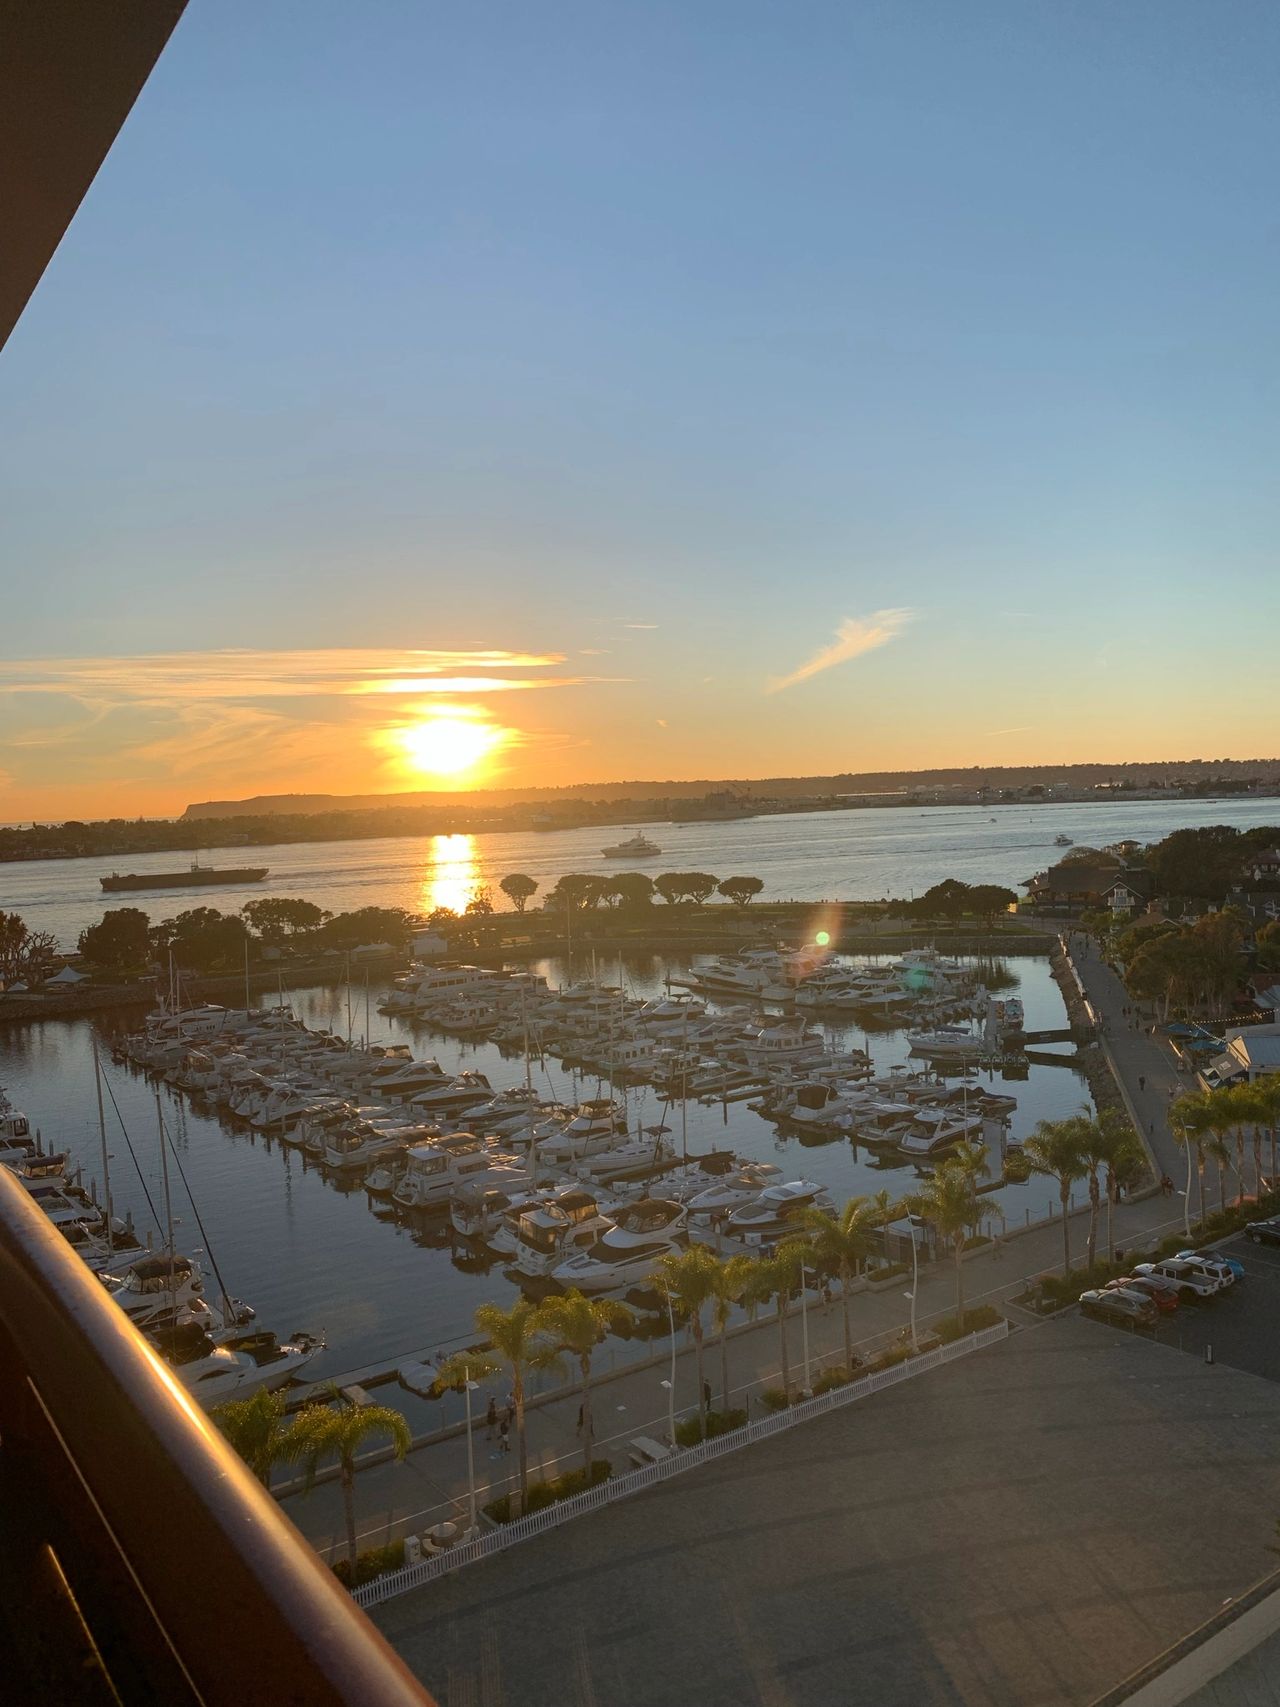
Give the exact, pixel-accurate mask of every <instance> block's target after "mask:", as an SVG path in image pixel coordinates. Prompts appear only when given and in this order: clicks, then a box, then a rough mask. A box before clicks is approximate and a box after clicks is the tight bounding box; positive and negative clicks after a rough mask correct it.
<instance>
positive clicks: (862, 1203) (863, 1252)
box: [795, 1197, 880, 1374]
mask: <svg viewBox="0 0 1280 1707" xmlns="http://www.w3.org/2000/svg"><path fill="white" fill-rule="evenodd" d="M879 1220H880V1215H879V1213H878V1210H877V1206H876V1205H875V1204H874V1203H872V1202H870V1201H869V1200H868V1199H867V1198H865V1197H851V1198H850V1199H849V1201H848V1202H847V1203H846V1204H845V1206H844V1208H843V1209H842V1210H841V1211H840V1212H839V1214H838V1215H832V1214H830V1213H829V1212H828V1211H827V1210H825V1209H819V1208H817V1207H816V1205H813V1204H810V1205H809V1206H808V1207H806V1208H804V1209H800V1210H797V1212H796V1215H795V1223H796V1226H797V1227H801V1228H803V1229H804V1231H805V1233H806V1234H807V1235H808V1242H809V1248H810V1249H811V1250H812V1252H813V1256H814V1261H815V1263H816V1265H817V1266H818V1267H819V1268H821V1269H823V1270H824V1271H825V1272H826V1273H828V1274H832V1273H834V1274H838V1275H839V1276H840V1308H841V1310H842V1312H843V1314H844V1366H845V1369H846V1371H847V1372H848V1373H849V1374H852V1373H853V1333H852V1329H851V1327H850V1322H849V1287H850V1284H851V1283H852V1281H853V1277H854V1274H855V1273H856V1272H857V1269H858V1266H859V1264H860V1263H862V1262H863V1261H865V1259H866V1258H867V1257H868V1256H869V1255H870V1252H871V1243H872V1233H871V1230H872V1228H873V1227H875V1226H876V1225H877V1224H878V1223H879Z"/></svg>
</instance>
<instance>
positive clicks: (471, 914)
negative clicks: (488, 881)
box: [467, 884, 493, 919]
mask: <svg viewBox="0 0 1280 1707" xmlns="http://www.w3.org/2000/svg"><path fill="white" fill-rule="evenodd" d="M492 912H493V892H492V890H490V889H489V888H488V886H487V885H484V884H482V885H481V886H480V888H479V889H476V890H473V892H472V895H471V899H470V900H469V901H468V902H467V917H468V918H469V919H487V918H488V917H489V915H490V914H491V913H492Z"/></svg>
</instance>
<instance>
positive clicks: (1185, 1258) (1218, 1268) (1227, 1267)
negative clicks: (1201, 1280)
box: [1173, 1251, 1243, 1292]
mask: <svg viewBox="0 0 1280 1707" xmlns="http://www.w3.org/2000/svg"><path fill="white" fill-rule="evenodd" d="M1173 1260H1174V1261H1175V1262H1185V1263H1187V1264H1189V1265H1190V1267H1192V1268H1198V1269H1202V1270H1203V1271H1204V1273H1205V1274H1211V1275H1212V1276H1213V1278H1214V1279H1215V1280H1217V1281H1218V1282H1220V1287H1221V1290H1222V1291H1223V1292H1225V1291H1226V1290H1227V1288H1228V1287H1229V1286H1234V1285H1235V1283H1236V1281H1237V1280H1238V1279H1239V1276H1238V1275H1237V1274H1236V1271H1235V1269H1234V1268H1233V1267H1232V1265H1231V1264H1230V1263H1229V1262H1228V1261H1227V1259H1226V1258H1225V1257H1220V1256H1218V1255H1216V1254H1215V1253H1214V1252H1212V1251H1179V1252H1178V1254H1177V1256H1176V1257H1175V1258H1174V1259H1173ZM1242 1272H1243V1271H1242Z"/></svg>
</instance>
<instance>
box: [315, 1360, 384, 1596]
mask: <svg viewBox="0 0 1280 1707" xmlns="http://www.w3.org/2000/svg"><path fill="white" fill-rule="evenodd" d="M330 1393H331V1394H332V1396H333V1399H334V1400H335V1401H336V1405H308V1406H307V1407H306V1409H305V1410H303V1411H301V1412H299V1414H298V1416H297V1417H295V1419H294V1422H293V1427H292V1428H291V1429H290V1431H289V1452H290V1455H291V1456H292V1457H295V1458H299V1459H302V1460H303V1461H304V1462H305V1465H306V1482H307V1487H308V1488H311V1487H312V1486H313V1485H314V1483H315V1476H316V1468H317V1466H318V1465H319V1462H320V1460H321V1459H322V1458H327V1457H328V1456H329V1455H330V1454H331V1453H332V1454H333V1455H334V1456H335V1457H336V1458H337V1460H338V1478H339V1480H340V1482H341V1483H342V1511H343V1516H344V1517H345V1518H346V1525H347V1563H348V1564H349V1566H350V1567H351V1581H352V1582H353V1583H354V1581H355V1572H356V1551H357V1543H356V1501H355V1486H356V1458H357V1456H358V1454H359V1453H360V1450H361V1448H362V1447H364V1446H366V1445H367V1444H368V1443H369V1441H370V1440H372V1439H374V1438H375V1437H376V1436H378V1435H384V1434H385V1435H390V1437H391V1444H392V1446H393V1447H394V1448H395V1454H396V1458H397V1460H400V1461H403V1459H404V1456H405V1453H406V1452H408V1450H409V1447H410V1445H411V1443H412V1439H411V1436H410V1434H409V1425H408V1423H407V1422H406V1421H405V1420H404V1418H403V1417H402V1416H401V1414H400V1412H399V1411H393V1410H392V1409H391V1407H390V1406H389V1405H352V1404H348V1403H347V1401H346V1400H345V1399H342V1398H341V1396H340V1394H339V1393H338V1390H337V1388H336V1387H331V1388H330Z"/></svg>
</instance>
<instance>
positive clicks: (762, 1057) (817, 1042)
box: [743, 1020, 827, 1069]
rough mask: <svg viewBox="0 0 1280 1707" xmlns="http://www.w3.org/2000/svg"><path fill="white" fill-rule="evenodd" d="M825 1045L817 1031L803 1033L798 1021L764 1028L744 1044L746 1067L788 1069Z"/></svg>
mask: <svg viewBox="0 0 1280 1707" xmlns="http://www.w3.org/2000/svg"><path fill="white" fill-rule="evenodd" d="M826 1047H827V1046H826V1043H825V1041H824V1040H823V1038H822V1037H820V1036H819V1035H818V1033H817V1032H813V1031H806V1029H805V1027H804V1024H803V1022H802V1021H800V1020H783V1021H782V1022H781V1023H780V1024H778V1025H766V1026H764V1027H762V1028H761V1029H760V1030H759V1031H757V1032H756V1033H755V1035H754V1036H753V1037H751V1038H750V1039H749V1040H748V1041H747V1042H746V1043H745V1044H744V1045H743V1054H744V1055H745V1056H746V1058H747V1065H748V1066H749V1067H755V1068H757V1069H768V1068H770V1067H788V1066H791V1065H793V1064H794V1063H795V1062H797V1061H803V1060H805V1059H806V1058H807V1057H810V1056H813V1055H821V1054H822V1053H823V1051H824V1050H825V1049H826Z"/></svg>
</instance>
